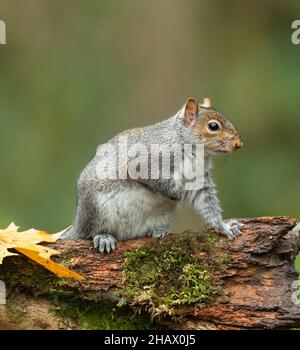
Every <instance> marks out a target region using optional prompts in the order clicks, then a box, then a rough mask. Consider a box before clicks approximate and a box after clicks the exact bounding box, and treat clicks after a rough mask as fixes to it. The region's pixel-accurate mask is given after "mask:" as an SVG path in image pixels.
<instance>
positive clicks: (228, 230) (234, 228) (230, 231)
mask: <svg viewBox="0 0 300 350" xmlns="http://www.w3.org/2000/svg"><path fill="white" fill-rule="evenodd" d="M243 226H244V225H243V224H241V223H240V222H238V221H237V220H230V221H228V222H226V223H224V225H223V226H222V227H221V228H220V230H219V232H220V233H221V234H222V235H225V236H227V237H228V238H229V239H235V238H236V237H237V236H238V235H239V234H240V233H241V229H242V228H243Z"/></svg>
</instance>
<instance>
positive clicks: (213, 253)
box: [0, 216, 300, 329]
mask: <svg viewBox="0 0 300 350" xmlns="http://www.w3.org/2000/svg"><path fill="white" fill-rule="evenodd" d="M239 221H240V222H242V223H243V224H244V225H245V226H244V228H243V232H242V234H241V235H240V236H239V237H238V238H237V239H235V240H234V241H228V240H227V239H225V238H223V237H220V236H218V235H216V234H215V233H212V232H207V233H206V234H205V235H204V234H203V233H202V234H201V233H194V232H186V233H182V234H169V235H168V236H167V237H166V238H164V239H163V240H162V241H159V242H154V241H153V240H152V239H151V238H143V239H139V240H130V241H126V242H121V243H118V247H117V249H116V250H115V251H114V252H113V253H111V254H107V255H100V254H99V253H98V252H97V251H96V250H95V249H94V248H93V247H92V243H91V242H90V241H84V240H74V241H67V240H59V241H58V242H56V243H55V244H52V245H50V246H51V247H53V248H55V249H57V250H59V251H60V252H61V255H59V256H58V257H56V258H55V260H56V261H58V262H60V263H62V264H64V265H66V266H67V267H68V268H71V269H73V270H74V271H76V272H78V273H80V274H81V275H83V276H84V277H85V280H84V281H75V280H61V279H58V278H56V277H55V276H54V275H52V274H51V273H49V272H48V271H46V270H44V269H43V268H41V267H39V266H38V265H37V264H35V263H33V262H30V261H28V260H27V259H25V258H24V257H22V256H12V257H9V258H6V259H5V260H4V263H3V265H1V266H0V280H3V281H4V282H5V283H6V285H7V288H8V290H9V291H10V292H12V294H13V295H16V293H25V294H26V298H29V299H32V300H35V301H36V304H37V308H38V305H39V301H38V300H46V299H47V298H49V291H51V293H52V294H53V292H64V293H70V294H73V295H76V296H77V297H78V298H81V299H83V300H92V301H93V302H95V303H97V302H99V300H103V299H107V300H110V301H111V302H113V303H117V302H120V300H121V301H122V303H127V304H128V305H130V306H131V307H133V308H134V309H135V310H138V311H140V310H146V311H147V312H149V313H150V314H151V317H152V318H154V319H156V320H158V322H159V325H160V326H163V327H167V328H171V329H289V328H293V327H300V307H299V306H297V305H296V303H295V301H293V300H292V295H293V293H294V292H295V290H294V289H293V286H292V283H293V282H294V281H296V280H297V278H298V274H297V271H296V270H295V266H294V262H295V257H296V256H297V254H298V252H299V249H300V239H299V232H297V230H295V229H294V230H293V228H294V227H295V226H296V224H297V222H296V220H295V219H293V218H290V217H285V216H281V217H259V218H249V219H239ZM292 230H293V231H292ZM206 237H208V238H206ZM157 252H159V254H158V253H157ZM147 254H148V255H147ZM176 259H177V260H176ZM147 264H148V267H150V269H151V270H152V272H153V273H152V275H151V273H149V271H147V270H145V266H146V265H147ZM166 265H167V266H166ZM159 266H161V268H160V267H159ZM158 267H159V269H158ZM157 271H158V272H159V274H160V276H155V273H157ZM150 272H151V271H150ZM145 274H146V275H147V278H145V276H144V275H145ZM157 278H158V283H157ZM200 280H201V283H200V282H199V281H200ZM41 297H42V299H40V298H41ZM27 300H28V299H27ZM43 302H44V301H43ZM40 303H42V301H41V302H40ZM47 308H48V309H50V307H48V306H47V307H45V310H46V311H45V313H47V312H48V311H49V310H48V309H47ZM0 310H1V309H0ZM27 312H28V313H30V311H27ZM1 317H2V323H1ZM30 317H31V318H34V317H35V316H34V315H33V314H32V315H30ZM30 317H29V318H30ZM39 317H40V318H41V315H40V316H39ZM47 320H48V321H47V322H48V323H49V322H50V326H49V327H47V326H45V327H44V328H51V327H52V328H55V327H57V323H55V325H53V322H54V321H49V319H47ZM56 321H57V320H56ZM56 321H55V322H56ZM9 322H10V321H9V317H7V314H6V315H5V307H2V313H1V312H0V328H1V327H3V328H4V327H5V326H4V323H5V324H6V325H7V327H9ZM51 322H52V325H51ZM36 323H38V322H36ZM40 323H41V322H40ZM15 326H16V324H15ZM16 327H21V328H26V327H31V328H32V327H33V326H32V324H30V325H27V326H26V325H25V326H24V325H23V326H22V325H20V324H19V325H17V326H16ZM33 328H34V327H33ZM38 328H39V327H38ZM42 328H43V327H42Z"/></svg>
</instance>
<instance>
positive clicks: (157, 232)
mask: <svg viewBox="0 0 300 350" xmlns="http://www.w3.org/2000/svg"><path fill="white" fill-rule="evenodd" d="M167 234H168V229H166V228H165V227H159V228H156V229H154V230H153V231H152V237H153V238H156V239H162V238H164V237H165V236H166V235H167Z"/></svg>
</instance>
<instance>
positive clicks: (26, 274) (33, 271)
mask: <svg viewBox="0 0 300 350" xmlns="http://www.w3.org/2000/svg"><path fill="white" fill-rule="evenodd" d="M0 278H1V279H2V280H3V281H4V282H5V283H6V285H7V287H8V288H9V290H11V291H14V292H16V291H17V290H18V289H27V288H28V289H29V288H30V291H32V293H33V294H34V295H41V294H44V293H47V292H49V290H51V289H56V288H59V287H60V286H63V285H64V284H65V283H66V280H64V279H59V278H57V277H56V276H55V275H54V274H53V273H51V272H49V271H47V270H45V269H44V268H43V267H41V266H39V265H38V264H36V263H35V262H32V261H30V260H29V259H25V258H24V257H22V256H16V257H14V258H13V259H10V260H9V261H8V259H7V260H4V262H3V265H1V266H0Z"/></svg>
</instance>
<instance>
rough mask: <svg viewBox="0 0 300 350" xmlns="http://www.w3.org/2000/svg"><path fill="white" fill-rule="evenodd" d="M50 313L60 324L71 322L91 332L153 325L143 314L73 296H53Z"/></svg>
mask: <svg viewBox="0 0 300 350" xmlns="http://www.w3.org/2000/svg"><path fill="white" fill-rule="evenodd" d="M52 304H53V309H52V311H53V312H54V313H55V315H56V316H58V317H59V318H61V319H62V322H64V320H66V322H69V321H70V320H71V321H72V324H73V325H76V328H78V329H92V330H97V329H98V330H99V329H101V330H129V329H130V330H146V329H154V325H153V324H152V322H151V321H150V320H149V317H147V315H145V313H141V314H134V313H133V311H132V310H131V309H130V308H129V307H122V308H118V307H116V304H114V303H111V302H108V301H101V302H99V303H95V302H92V301H88V300H82V299H80V298H78V297H76V296H74V295H71V294H69V295H67V294H57V293H56V294H53V296H52Z"/></svg>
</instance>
